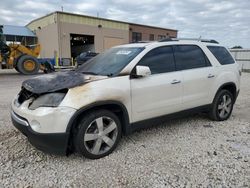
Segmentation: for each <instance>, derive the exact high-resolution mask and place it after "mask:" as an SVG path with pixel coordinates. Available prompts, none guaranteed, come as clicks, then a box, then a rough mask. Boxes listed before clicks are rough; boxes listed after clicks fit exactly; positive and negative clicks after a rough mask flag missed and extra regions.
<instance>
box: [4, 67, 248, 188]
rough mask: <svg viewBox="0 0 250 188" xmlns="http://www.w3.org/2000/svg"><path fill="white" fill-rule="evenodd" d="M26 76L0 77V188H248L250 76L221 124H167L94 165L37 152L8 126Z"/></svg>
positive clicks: (128, 140) (200, 120) (197, 119)
mask: <svg viewBox="0 0 250 188" xmlns="http://www.w3.org/2000/svg"><path fill="white" fill-rule="evenodd" d="M28 77H29V76H21V75H19V74H17V73H15V72H14V71H12V70H11V71H10V70H7V71H4V70H1V71H0V88H1V89H0V95H1V98H0V151H1V152H0V187H80V186H81V187H250V113H249V112H250V85H249V83H250V74H247V73H245V74H243V76H242V85H241V92H240V95H239V98H238V100H237V103H236V105H235V109H234V111H233V115H232V117H231V118H230V119H229V120H228V121H225V122H213V121H210V120H209V119H208V118H207V117H206V116H204V115H196V116H192V117H188V118H183V119H178V120H172V121H169V122H166V123H165V125H159V126H156V127H155V128H151V129H147V130H142V131H140V132H136V133H133V134H132V135H130V136H126V137H123V139H122V140H121V142H120V144H119V146H118V148H117V149H116V150H115V152H114V153H113V154H111V155H109V156H107V157H105V158H102V159H99V160H94V161H93V160H88V159H85V158H83V157H81V156H80V155H78V154H73V155H70V156H69V157H66V156H55V155H48V154H45V153H43V152H40V151H38V150H36V149H35V148H33V147H32V146H31V145H30V143H29V142H28V141H27V139H26V138H25V136H23V135H22V134H21V133H19V132H18V131H17V130H16V129H15V128H14V127H13V126H12V124H11V121H10V115H9V111H10V102H11V100H12V98H13V97H14V95H16V93H17V92H18V91H19V89H20V84H21V82H22V81H23V80H25V79H27V78H28Z"/></svg>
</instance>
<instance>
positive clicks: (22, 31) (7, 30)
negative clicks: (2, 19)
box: [3, 25, 36, 37]
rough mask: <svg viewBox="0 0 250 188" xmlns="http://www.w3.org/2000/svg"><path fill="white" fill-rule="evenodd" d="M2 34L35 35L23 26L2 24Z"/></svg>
mask: <svg viewBox="0 0 250 188" xmlns="http://www.w3.org/2000/svg"><path fill="white" fill-rule="evenodd" d="M3 35H13V36H25V37H36V35H35V34H34V33H33V32H32V31H31V30H30V29H29V28H27V27H25V26H14V25H3Z"/></svg>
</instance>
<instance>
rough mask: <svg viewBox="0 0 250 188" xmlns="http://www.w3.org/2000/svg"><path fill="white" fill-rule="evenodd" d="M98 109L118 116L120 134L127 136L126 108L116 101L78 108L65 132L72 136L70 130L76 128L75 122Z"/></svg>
mask: <svg viewBox="0 0 250 188" xmlns="http://www.w3.org/2000/svg"><path fill="white" fill-rule="evenodd" d="M98 109H106V110H110V111H111V112H113V113H114V114H116V115H117V116H118V118H119V119H120V121H121V124H122V133H124V134H127V132H128V125H129V115H128V111H127V108H126V107H125V105H124V104H122V103H121V102H118V101H100V102H95V103H92V104H89V105H87V106H85V107H83V108H80V109H79V110H77V111H76V112H75V114H74V115H73V116H72V117H71V119H70V121H69V123H68V125H67V128H66V132H67V133H70V134H72V130H73V129H74V126H76V124H77V122H78V121H79V120H80V118H81V117H83V116H84V115H85V114H87V113H88V112H90V111H93V110H98Z"/></svg>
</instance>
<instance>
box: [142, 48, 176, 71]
mask: <svg viewBox="0 0 250 188" xmlns="http://www.w3.org/2000/svg"><path fill="white" fill-rule="evenodd" d="M138 65H142V66H148V67H149V68H150V70H151V74H159V73H165V72H173V71H175V62H174V55H173V49H172V47H171V46H163V47H158V48H155V49H153V50H151V51H149V52H148V53H147V54H146V55H145V56H144V57H143V58H142V59H141V60H140V62H139V63H138Z"/></svg>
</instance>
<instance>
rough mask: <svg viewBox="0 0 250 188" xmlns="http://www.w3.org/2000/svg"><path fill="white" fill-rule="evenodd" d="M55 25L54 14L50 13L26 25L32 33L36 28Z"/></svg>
mask: <svg viewBox="0 0 250 188" xmlns="http://www.w3.org/2000/svg"><path fill="white" fill-rule="evenodd" d="M55 23H56V13H52V14H49V15H47V16H44V17H41V18H38V19H36V20H34V21H32V22H30V23H29V24H28V25H27V27H28V28H29V29H30V30H32V31H36V30H37V29H38V27H40V28H43V27H46V26H48V25H50V24H55Z"/></svg>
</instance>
